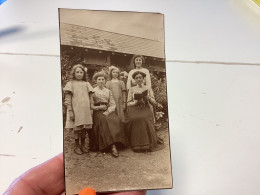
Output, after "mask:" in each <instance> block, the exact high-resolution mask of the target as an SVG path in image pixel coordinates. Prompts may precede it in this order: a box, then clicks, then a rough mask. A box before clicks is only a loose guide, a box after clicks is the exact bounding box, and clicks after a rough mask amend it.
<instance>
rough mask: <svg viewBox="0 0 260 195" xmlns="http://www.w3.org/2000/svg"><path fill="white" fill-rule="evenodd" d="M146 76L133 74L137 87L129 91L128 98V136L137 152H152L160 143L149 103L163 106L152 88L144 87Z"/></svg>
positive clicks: (137, 72) (139, 72)
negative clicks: (156, 99) (155, 97)
mask: <svg viewBox="0 0 260 195" xmlns="http://www.w3.org/2000/svg"><path fill="white" fill-rule="evenodd" d="M145 76H146V75H145V73H143V72H141V71H136V72H135V73H133V75H132V78H133V79H134V80H135V82H136V83H137V85H136V86H134V87H131V88H130V89H129V93H128V98H127V106H128V111H127V114H126V120H125V122H126V134H127V137H128V141H129V144H130V145H131V148H132V149H133V151H136V152H142V151H152V150H153V149H154V148H156V146H157V143H158V139H157V135H156V132H155V127H154V120H153V113H152V111H151V109H150V108H149V104H148V102H149V103H151V104H152V105H154V106H158V107H162V106H161V105H160V104H159V103H157V102H156V101H155V99H154V96H153V91H152V90H151V88H150V87H147V86H145V85H143V80H144V78H145Z"/></svg>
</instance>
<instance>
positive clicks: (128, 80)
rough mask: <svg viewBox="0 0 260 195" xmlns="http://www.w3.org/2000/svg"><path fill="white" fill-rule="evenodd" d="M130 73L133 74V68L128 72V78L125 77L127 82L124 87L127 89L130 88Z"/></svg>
mask: <svg viewBox="0 0 260 195" xmlns="http://www.w3.org/2000/svg"><path fill="white" fill-rule="evenodd" d="M132 75H133V70H131V71H130V72H129V74H128V78H127V82H126V89H127V90H129V89H130V88H131V82H132Z"/></svg>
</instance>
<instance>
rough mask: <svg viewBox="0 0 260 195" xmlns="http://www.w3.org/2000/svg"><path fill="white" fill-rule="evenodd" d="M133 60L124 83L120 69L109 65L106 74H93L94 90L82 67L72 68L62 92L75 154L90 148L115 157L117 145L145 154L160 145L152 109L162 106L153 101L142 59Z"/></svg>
mask: <svg viewBox="0 0 260 195" xmlns="http://www.w3.org/2000/svg"><path fill="white" fill-rule="evenodd" d="M132 61H133V64H134V66H135V68H134V69H133V70H131V71H130V72H129V74H128V79H127V83H126V84H125V83H124V82H123V81H122V80H120V79H119V75H120V70H119V69H118V68H117V67H115V66H111V67H109V73H108V75H107V74H106V73H105V72H104V71H101V72H97V73H95V74H94V76H93V81H94V82H95V83H96V84H97V86H96V87H95V88H93V87H92V86H91V84H90V83H89V82H87V81H86V71H85V69H84V67H83V66H82V65H80V64H77V65H75V66H74V67H73V68H72V71H71V75H72V80H71V81H69V82H68V83H67V84H66V85H65V87H64V89H63V90H64V94H65V101H64V104H65V106H66V108H67V115H66V124H65V128H69V129H73V134H74V139H75V149H74V151H75V153H77V154H83V153H87V152H88V151H89V149H90V150H91V151H109V152H111V154H112V156H114V157H118V156H119V154H118V148H119V147H120V146H128V145H129V146H130V147H131V148H132V150H133V151H135V152H146V151H152V150H153V149H154V148H156V146H157V144H160V143H162V142H161V140H160V139H159V138H158V137H157V135H156V131H155V126H154V122H155V120H154V115H153V107H154V106H156V107H162V106H161V105H160V104H159V103H157V102H156V100H155V98H154V95H153V91H152V88H151V79H150V73H149V71H148V70H147V69H145V68H143V67H142V65H143V64H144V62H145V60H144V58H143V56H141V55H135V56H133V59H132ZM108 77H109V78H110V79H109V80H108ZM87 135H88V138H89V146H87V147H86V145H85V139H86V136H87Z"/></svg>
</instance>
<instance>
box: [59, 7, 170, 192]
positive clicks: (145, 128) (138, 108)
mask: <svg viewBox="0 0 260 195" xmlns="http://www.w3.org/2000/svg"><path fill="white" fill-rule="evenodd" d="M59 17H60V51H61V77H62V91H63V119H64V159H65V160H64V164H65V184H66V194H69V195H70V194H77V193H79V191H80V190H81V189H83V188H85V187H92V188H93V189H95V190H96V191H97V192H111V191H126V190H141V189H165V188H172V174H171V159H170V145H169V128H168V105H167V93H166V73H165V55H164V21H163V15H162V14H158V13H142V12H115V11H92V10H73V9H59Z"/></svg>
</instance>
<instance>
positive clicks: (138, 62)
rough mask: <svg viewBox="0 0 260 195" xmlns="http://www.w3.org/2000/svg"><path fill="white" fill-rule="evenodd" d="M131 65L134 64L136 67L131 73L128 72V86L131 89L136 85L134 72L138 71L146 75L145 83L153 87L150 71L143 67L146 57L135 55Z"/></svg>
mask: <svg viewBox="0 0 260 195" xmlns="http://www.w3.org/2000/svg"><path fill="white" fill-rule="evenodd" d="M130 64H131V65H134V69H132V70H131V71H130V72H129V74H128V79H127V83H126V88H127V90H129V89H130V88H131V87H133V86H136V85H137V83H136V81H135V80H134V79H133V78H132V76H133V74H134V73H135V72H136V71H140V72H143V73H144V74H145V75H146V77H145V78H144V81H143V82H144V84H145V85H146V86H147V87H148V88H151V77H150V72H149V70H148V69H146V68H143V65H144V64H145V59H144V57H143V56H141V55H134V56H133V57H132V59H131V62H130Z"/></svg>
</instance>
